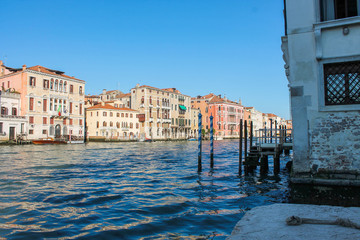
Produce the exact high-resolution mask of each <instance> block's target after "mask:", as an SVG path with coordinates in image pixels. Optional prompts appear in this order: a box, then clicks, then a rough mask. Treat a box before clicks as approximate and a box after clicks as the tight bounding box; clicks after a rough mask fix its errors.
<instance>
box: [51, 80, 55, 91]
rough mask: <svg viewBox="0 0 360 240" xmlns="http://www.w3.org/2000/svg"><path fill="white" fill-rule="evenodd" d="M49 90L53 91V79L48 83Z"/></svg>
mask: <svg viewBox="0 0 360 240" xmlns="http://www.w3.org/2000/svg"><path fill="white" fill-rule="evenodd" d="M50 90H54V79H51V81H50Z"/></svg>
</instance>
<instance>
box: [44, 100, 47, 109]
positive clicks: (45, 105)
mask: <svg viewBox="0 0 360 240" xmlns="http://www.w3.org/2000/svg"><path fill="white" fill-rule="evenodd" d="M43 111H44V112H46V111H47V99H44V100H43Z"/></svg>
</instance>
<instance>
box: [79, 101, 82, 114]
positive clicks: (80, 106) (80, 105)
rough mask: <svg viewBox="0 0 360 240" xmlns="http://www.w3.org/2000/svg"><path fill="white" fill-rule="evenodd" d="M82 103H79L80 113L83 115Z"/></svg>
mask: <svg viewBox="0 0 360 240" xmlns="http://www.w3.org/2000/svg"><path fill="white" fill-rule="evenodd" d="M82 110H83V109H82V103H80V104H79V114H80V115H82Z"/></svg>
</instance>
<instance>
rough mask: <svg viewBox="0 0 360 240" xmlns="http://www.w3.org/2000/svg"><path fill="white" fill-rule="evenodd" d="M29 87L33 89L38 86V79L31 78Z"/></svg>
mask: <svg viewBox="0 0 360 240" xmlns="http://www.w3.org/2000/svg"><path fill="white" fill-rule="evenodd" d="M29 85H30V86H32V87H35V86H36V78H35V77H30V82H29Z"/></svg>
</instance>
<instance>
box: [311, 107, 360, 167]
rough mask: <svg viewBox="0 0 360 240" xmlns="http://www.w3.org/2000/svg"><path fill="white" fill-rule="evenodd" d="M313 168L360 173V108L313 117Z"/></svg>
mask: <svg viewBox="0 0 360 240" xmlns="http://www.w3.org/2000/svg"><path fill="white" fill-rule="evenodd" d="M311 125H312V126H311V128H310V129H311V130H310V168H311V171H312V173H313V174H316V173H320V174H321V173H325V172H333V173H341V172H344V173H345V172H347V173H353V174H356V173H360V172H359V170H360V112H359V111H351V112H350V111H349V112H331V113H324V114H321V117H318V118H316V119H314V120H313V121H312V124H311Z"/></svg>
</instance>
